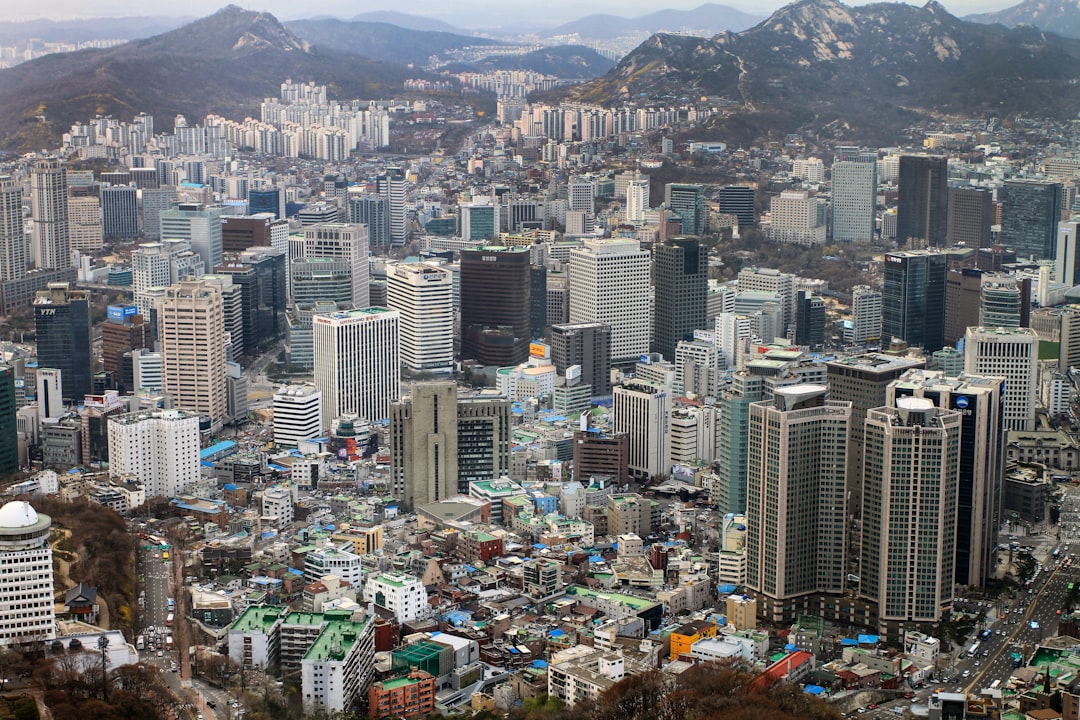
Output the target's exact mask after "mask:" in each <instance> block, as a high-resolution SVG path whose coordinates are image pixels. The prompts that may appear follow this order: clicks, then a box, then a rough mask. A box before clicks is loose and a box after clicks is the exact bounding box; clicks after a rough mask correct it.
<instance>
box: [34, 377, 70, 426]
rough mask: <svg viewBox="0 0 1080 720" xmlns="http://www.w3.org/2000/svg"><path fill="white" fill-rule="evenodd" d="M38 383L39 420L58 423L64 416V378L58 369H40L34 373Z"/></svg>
mask: <svg viewBox="0 0 1080 720" xmlns="http://www.w3.org/2000/svg"><path fill="white" fill-rule="evenodd" d="M34 380H35V381H36V382H37V404H38V419H39V420H41V421H42V422H45V421H47V420H52V421H56V420H59V419H60V416H61V415H63V414H64V391H63V387H64V376H63V372H62V371H60V370H57V369H56V368H48V367H38V369H37V372H35V373H34Z"/></svg>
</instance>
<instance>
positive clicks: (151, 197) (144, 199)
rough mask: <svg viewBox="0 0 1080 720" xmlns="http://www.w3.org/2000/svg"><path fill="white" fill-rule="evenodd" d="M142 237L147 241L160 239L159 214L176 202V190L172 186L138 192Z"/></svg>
mask: <svg viewBox="0 0 1080 720" xmlns="http://www.w3.org/2000/svg"><path fill="white" fill-rule="evenodd" d="M139 195H140V203H139V207H140V212H141V213H142V228H143V235H145V236H146V239H147V240H158V239H160V238H161V213H163V212H165V211H166V210H168V209H169V208H171V207H172V206H173V204H174V203H175V202H176V188H175V187H172V186H167V187H159V188H146V189H145V190H140V191H139Z"/></svg>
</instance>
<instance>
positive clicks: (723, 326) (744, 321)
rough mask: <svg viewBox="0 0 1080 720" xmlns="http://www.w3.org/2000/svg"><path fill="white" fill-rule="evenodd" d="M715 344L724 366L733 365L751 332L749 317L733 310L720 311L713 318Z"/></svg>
mask: <svg viewBox="0 0 1080 720" xmlns="http://www.w3.org/2000/svg"><path fill="white" fill-rule="evenodd" d="M714 327H715V332H716V346H717V351H718V353H719V356H720V357H719V361H720V362H721V363H723V365H724V367H734V366H735V365H737V364H738V362H739V356H740V355H742V353H743V350H744V349H745V346H746V341H748V340H749V339H750V337H751V335H752V334H753V322H752V320H751V318H750V317H748V316H746V315H740V314H738V313H733V312H724V313H720V315H719V317H717V318H716V320H715V325H714Z"/></svg>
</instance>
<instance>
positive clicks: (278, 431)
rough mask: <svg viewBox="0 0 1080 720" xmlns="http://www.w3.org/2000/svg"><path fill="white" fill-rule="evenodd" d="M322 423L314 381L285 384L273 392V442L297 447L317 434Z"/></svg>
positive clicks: (320, 406) (317, 391) (320, 404)
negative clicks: (310, 383)
mask: <svg viewBox="0 0 1080 720" xmlns="http://www.w3.org/2000/svg"><path fill="white" fill-rule="evenodd" d="M321 424H322V394H321V393H320V392H319V389H318V388H317V387H315V386H314V385H286V386H284V387H282V388H281V389H280V390H278V391H277V392H276V393H274V444H275V445H284V446H285V447H296V444H297V442H299V441H300V440H307V439H308V438H313V437H318V436H319V434H320V427H321Z"/></svg>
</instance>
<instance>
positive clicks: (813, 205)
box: [769, 190, 826, 245]
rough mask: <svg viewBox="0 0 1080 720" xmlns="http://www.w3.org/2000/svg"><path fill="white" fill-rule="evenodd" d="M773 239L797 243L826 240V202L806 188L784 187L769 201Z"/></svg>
mask: <svg viewBox="0 0 1080 720" xmlns="http://www.w3.org/2000/svg"><path fill="white" fill-rule="evenodd" d="M769 209H770V212H771V215H772V222H771V224H770V225H769V239H770V240H773V241H776V242H785V243H795V244H797V245H823V244H824V243H825V231H826V225H825V212H824V204H823V202H822V201H820V200H819V199H818V198H817V197H814V196H811V195H810V193H809V192H807V191H806V190H784V191H783V192H781V193H780V194H779V195H774V196H773V197H772V199H771V200H770V201H769Z"/></svg>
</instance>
